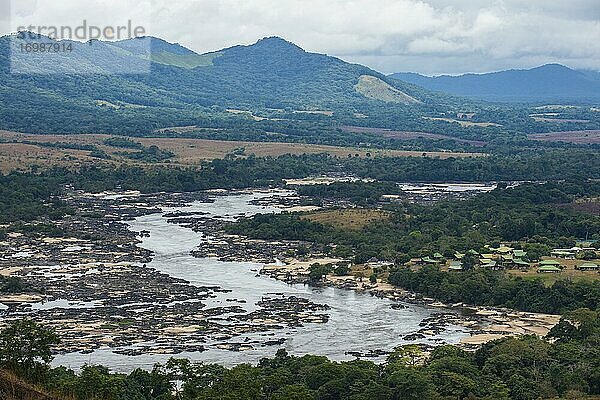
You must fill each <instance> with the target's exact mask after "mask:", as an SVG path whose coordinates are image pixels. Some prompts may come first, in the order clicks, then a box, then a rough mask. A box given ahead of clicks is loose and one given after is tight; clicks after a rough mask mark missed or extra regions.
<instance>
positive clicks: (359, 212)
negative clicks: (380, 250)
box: [302, 208, 390, 231]
mask: <svg viewBox="0 0 600 400" xmlns="http://www.w3.org/2000/svg"><path fill="white" fill-rule="evenodd" d="M389 217H390V213H388V212H386V211H382V210H368V209H359V208H348V209H340V210H326V211H314V212H310V213H308V214H306V215H304V216H303V217H302V218H305V219H307V220H309V221H313V222H318V223H320V224H323V225H329V226H333V227H334V228H336V229H342V230H355V231H356V230H360V229H362V228H364V227H365V226H367V225H368V224H370V223H371V222H374V221H385V220H387V219H388V218H389Z"/></svg>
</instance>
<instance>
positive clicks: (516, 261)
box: [513, 258, 531, 268]
mask: <svg viewBox="0 0 600 400" xmlns="http://www.w3.org/2000/svg"><path fill="white" fill-rule="evenodd" d="M513 265H514V266H515V267H516V268H529V267H530V266H531V265H530V264H529V263H528V262H527V261H523V260H522V259H520V258H515V259H514V260H513Z"/></svg>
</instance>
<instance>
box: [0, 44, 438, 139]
mask: <svg viewBox="0 0 600 400" xmlns="http://www.w3.org/2000/svg"><path fill="white" fill-rule="evenodd" d="M28 44H35V45H44V46H55V45H57V44H61V45H63V46H65V45H67V46H69V49H70V50H69V51H64V49H63V48H60V51H59V52H57V53H53V52H35V51H34V52H28V53H27V52H26V53H23V52H22V50H23V48H22V45H25V46H27V45H28ZM29 49H31V48H29ZM11 51H12V59H11V56H10V55H11ZM11 62H12V65H11ZM11 67H12V72H13V73H11ZM14 72H17V73H14ZM123 72H126V73H123ZM0 93H1V96H0V106H1V107H0V108H1V111H0V128H4V129H13V130H24V131H39V130H40V129H41V127H40V128H39V129H38V128H37V125H38V117H39V118H42V116H46V117H47V116H52V120H58V121H60V120H61V119H62V122H61V123H60V124H58V125H57V126H56V127H55V126H54V125H53V122H52V121H49V120H48V119H46V120H45V121H44V124H40V125H41V126H43V127H44V128H45V129H46V130H50V131H60V129H61V128H60V126H61V125H62V126H63V127H64V126H69V125H70V124H68V123H65V122H73V125H75V124H77V125H79V126H81V128H79V129H77V131H80V132H81V131H85V129H86V128H92V127H93V128H95V129H96V130H97V129H98V128H100V129H105V130H108V131H111V129H110V128H111V124H114V123H115V122H116V121H119V120H120V119H131V118H133V117H135V118H140V119H148V120H149V121H152V123H153V126H154V127H165V126H169V124H171V125H170V126H173V125H178V124H186V123H188V124H189V123H193V122H195V121H197V120H198V119H201V118H205V119H206V118H209V116H211V115H214V114H215V113H218V112H221V113H223V112H225V109H242V110H249V109H250V110H252V109H257V108H263V109H265V108H271V109H287V110H288V111H290V112H291V111H308V112H311V113H315V112H319V111H321V110H327V111H329V110H334V111H339V110H341V109H342V108H343V109H344V110H345V111H347V110H350V111H348V112H366V110H371V109H373V108H377V107H381V108H385V107H386V106H387V105H394V106H396V107H401V108H404V109H406V108H410V107H420V106H421V105H422V104H425V103H427V104H431V103H434V102H435V99H436V96H435V95H431V94H429V93H428V92H426V91H425V90H423V89H421V88H418V87H416V86H414V85H411V84H407V83H402V82H397V81H395V80H393V79H390V78H387V77H386V76H384V75H382V74H379V73H377V72H376V71H373V70H371V69H369V68H367V67H364V66H361V65H356V64H350V63H347V62H344V61H342V60H340V59H338V58H334V57H330V56H326V55H322V54H315V53H309V52H305V51H304V50H302V49H301V48H299V47H298V46H296V45H294V44H292V43H289V42H287V41H285V40H283V39H281V38H277V37H271V38H265V39H262V40H260V41H258V42H257V43H255V44H253V45H250V46H234V47H231V48H227V49H223V50H220V51H217V52H214V53H208V54H196V53H194V52H193V51H191V50H189V49H186V48H184V47H182V46H180V45H178V44H171V43H168V42H165V41H163V40H161V39H157V38H152V37H144V38H138V39H129V40H125V41H120V42H102V41H93V42H91V43H80V42H73V41H60V42H56V41H53V40H51V39H49V38H47V37H39V38H33V39H32V38H30V37H29V36H26V37H25V39H20V38H17V37H16V35H12V36H4V37H2V38H0ZM74 116H76V117H77V120H76V121H72V120H73V119H74V118H73V117H74ZM25 121H27V123H26V122H25ZM105 121H106V126H104V122H105ZM88 122H89V123H88ZM92 122H93V124H92ZM119 125H120V126H124V125H127V123H125V122H123V123H120V124H119ZM63 129H64V128H63ZM88 130H89V129H88Z"/></svg>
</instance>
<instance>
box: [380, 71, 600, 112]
mask: <svg viewBox="0 0 600 400" xmlns="http://www.w3.org/2000/svg"><path fill="white" fill-rule="evenodd" d="M390 77H392V78H394V79H398V80H400V81H403V82H410V83H413V84H415V85H419V86H421V87H423V88H426V89H429V90H433V91H437V92H444V93H448V94H452V95H457V96H464V97H470V98H474V99H481V100H487V101H502V102H540V103H541V102H578V103H581V102H597V101H600V73H599V72H595V71H578V70H573V69H571V68H568V67H565V66H563V65H560V64H546V65H542V66H540V67H537V68H532V69H522V70H517V69H512V70H508V71H500V72H493V73H488V74H465V75H460V76H450V75H441V76H434V77H429V76H424V75H419V74H415V73H411V72H407V73H396V74H392V75H390Z"/></svg>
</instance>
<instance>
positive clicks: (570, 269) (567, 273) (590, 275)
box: [508, 260, 600, 286]
mask: <svg viewBox="0 0 600 400" xmlns="http://www.w3.org/2000/svg"><path fill="white" fill-rule="evenodd" d="M591 262H592V263H595V264H598V263H599V262H600V261H599V260H594V261H591ZM560 263H561V264H562V265H563V266H564V268H563V270H562V271H561V272H560V273H554V274H552V273H541V274H540V273H538V272H537V268H535V267H533V268H529V269H526V270H509V271H508V273H509V274H511V275H514V276H518V277H521V278H523V279H541V280H542V281H543V282H544V284H545V285H546V286H551V285H552V284H553V283H554V282H556V281H558V280H561V279H569V280H571V281H591V280H599V279H600V273H599V272H598V271H580V270H578V269H575V266H576V265H581V264H584V263H586V261H582V260H560Z"/></svg>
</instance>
